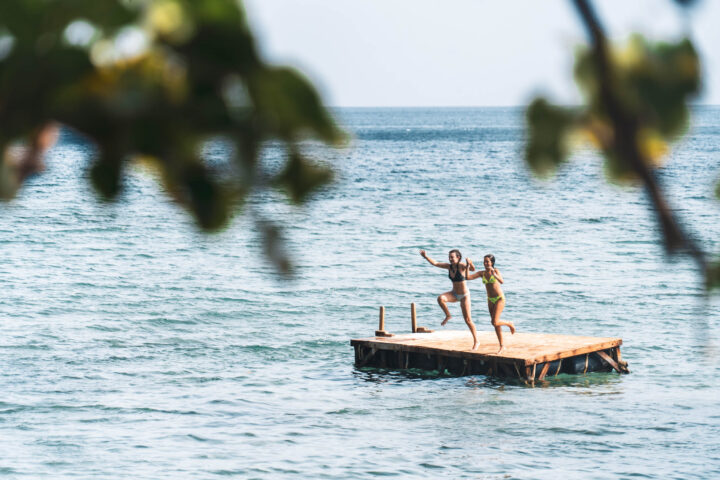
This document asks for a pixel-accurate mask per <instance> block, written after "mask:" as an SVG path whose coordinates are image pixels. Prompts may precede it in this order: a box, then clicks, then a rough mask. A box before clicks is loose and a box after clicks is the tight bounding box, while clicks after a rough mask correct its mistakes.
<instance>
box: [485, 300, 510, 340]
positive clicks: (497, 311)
mask: <svg viewBox="0 0 720 480" xmlns="http://www.w3.org/2000/svg"><path fill="white" fill-rule="evenodd" d="M504 308H505V299H504V298H503V299H501V300H499V301H498V302H497V303H496V304H494V305H493V303H492V302H488V310H490V318H491V323H492V325H493V327H495V335H497V337H498V342H499V343H500V349H499V350H498V351H497V353H498V354H500V353H502V352H503V351H505V345H504V344H503V336H502V327H503V326H506V327H508V328H510V333H511V334H514V333H515V325H513V323H512V322H501V321H500V315H502V311H503V309H504Z"/></svg>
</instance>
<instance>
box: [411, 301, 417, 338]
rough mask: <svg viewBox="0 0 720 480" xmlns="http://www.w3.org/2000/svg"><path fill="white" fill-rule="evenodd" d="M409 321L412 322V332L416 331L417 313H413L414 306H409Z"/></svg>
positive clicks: (412, 304)
mask: <svg viewBox="0 0 720 480" xmlns="http://www.w3.org/2000/svg"><path fill="white" fill-rule="evenodd" d="M410 321H411V322H412V332H413V333H415V332H416V331H417V312H416V311H415V304H414V303H411V304H410Z"/></svg>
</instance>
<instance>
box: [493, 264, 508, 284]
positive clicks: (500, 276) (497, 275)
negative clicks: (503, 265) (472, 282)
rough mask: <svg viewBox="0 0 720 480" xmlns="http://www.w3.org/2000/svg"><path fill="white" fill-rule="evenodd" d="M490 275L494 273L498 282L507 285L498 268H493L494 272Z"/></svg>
mask: <svg viewBox="0 0 720 480" xmlns="http://www.w3.org/2000/svg"><path fill="white" fill-rule="evenodd" d="M490 273H492V274H493V275H495V279H496V280H497V281H498V282H500V283H505V282H504V281H503V277H502V275H501V274H500V270H498V269H497V268H495V267H493V268H492V270H491V271H490Z"/></svg>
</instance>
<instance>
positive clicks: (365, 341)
mask: <svg viewBox="0 0 720 480" xmlns="http://www.w3.org/2000/svg"><path fill="white" fill-rule="evenodd" d="M477 333H478V340H479V342H480V347H479V348H478V349H477V350H475V351H472V350H470V347H471V346H472V336H471V335H470V332H469V331H467V330H463V331H453V330H447V331H445V330H444V331H437V332H433V333H409V334H402V335H394V336H392V337H383V336H378V337H368V338H359V339H353V340H351V341H350V344H351V345H352V346H353V347H354V348H355V362H356V364H357V365H358V366H364V365H374V366H380V367H389V368H421V369H428V370H439V371H445V370H446V369H447V370H449V371H450V373H454V374H460V375H466V374H476V373H480V374H486V375H496V376H509V377H520V378H525V379H528V380H535V379H538V380H542V379H543V378H545V376H546V375H557V374H559V373H586V372H589V371H597V370H608V369H610V368H612V369H615V370H617V371H618V372H622V373H627V372H628V370H627V364H626V363H625V362H623V361H622V359H621V356H620V345H622V340H621V339H619V338H610V337H586V336H576V335H553V334H543V333H528V332H517V333H516V334H515V335H510V333H509V332H503V334H504V335H503V338H504V340H505V351H504V352H503V353H502V354H500V355H498V354H496V352H497V350H498V342H497V337H496V336H495V332H494V331H490V332H487V331H479V332H477ZM563 360H566V361H565V365H564V366H563ZM583 364H584V365H583ZM583 367H584V368H583Z"/></svg>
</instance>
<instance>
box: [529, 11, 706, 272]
mask: <svg viewBox="0 0 720 480" xmlns="http://www.w3.org/2000/svg"><path fill="white" fill-rule="evenodd" d="M572 3H573V5H574V7H575V9H576V11H577V13H578V14H579V16H580V19H581V20H582V23H583V26H584V27H585V30H586V31H587V34H588V37H589V40H590V47H589V48H588V49H583V50H580V51H579V53H578V58H577V60H576V64H575V76H576V80H577V82H578V84H579V86H580V87H581V88H582V89H583V91H584V93H585V95H586V98H587V105H585V106H583V107H581V108H580V109H572V108H565V107H558V106H553V105H551V104H549V102H548V101H547V100H545V99H543V98H538V99H536V100H535V101H533V102H532V103H531V105H530V106H529V107H528V111H527V121H528V134H529V135H528V143H527V146H526V160H527V162H528V164H529V165H530V167H531V168H532V169H533V170H534V171H535V172H537V173H538V174H547V173H548V172H552V171H553V170H554V169H555V168H557V167H558V166H559V165H560V164H561V163H563V162H565V161H566V159H567V156H568V150H569V147H568V143H569V141H568V139H569V137H571V136H573V135H576V134H577V133H582V134H583V136H584V137H586V138H589V139H590V140H591V142H592V143H593V144H595V145H596V146H598V147H599V149H600V150H601V152H602V153H603V155H604V156H605V159H606V171H607V173H608V175H609V177H610V178H611V179H612V180H614V181H621V182H622V181H628V180H629V181H639V182H640V183H641V184H642V185H643V186H644V188H645V190H646V192H647V194H648V197H649V199H650V201H651V204H652V207H653V210H654V211H655V214H656V217H657V221H658V223H659V225H660V227H661V231H662V236H663V243H664V245H665V248H666V251H667V252H668V253H669V254H678V253H683V254H688V255H690V256H691V257H692V258H693V259H694V260H695V262H696V264H697V265H698V267H699V269H700V271H701V272H702V274H703V275H704V276H705V278H706V280H707V282H708V285H712V284H713V283H715V282H716V278H717V276H718V275H717V274H716V273H715V272H716V270H715V269H714V268H712V267H710V266H709V264H708V261H707V258H706V254H705V252H704V251H703V249H702V248H701V247H700V245H698V243H697V241H696V240H695V239H694V238H693V237H692V235H690V234H689V233H688V232H687V231H685V229H684V228H683V227H682V225H681V223H680V221H679V219H678V218H677V215H676V214H675V213H674V212H673V210H672V208H671V207H670V205H669V204H668V201H667V199H666V196H665V194H664V191H663V189H662V186H661V185H660V183H659V181H658V179H657V176H656V173H655V168H656V167H657V166H658V165H659V161H660V157H661V156H662V155H664V154H665V153H666V150H667V148H666V146H665V145H666V143H667V142H670V141H672V140H674V139H676V138H677V137H679V136H680V135H681V134H682V132H683V131H684V129H685V128H686V125H687V118H688V116H689V114H688V110H687V105H686V101H687V100H686V99H687V97H688V96H690V95H693V94H695V93H696V92H697V91H698V90H699V60H698V58H697V54H696V53H695V50H694V48H693V46H692V44H691V43H690V41H689V40H682V41H681V42H679V43H677V44H657V45H651V44H649V43H648V42H646V41H645V40H643V39H642V38H641V37H639V36H635V37H633V38H632V39H631V41H630V44H629V45H628V47H627V49H626V51H625V52H620V53H615V52H612V51H611V49H610V48H609V46H608V42H607V37H606V35H605V33H604V30H603V27H602V25H601V23H600V20H599V19H598V17H597V15H596V13H595V11H594V9H593V7H592V4H591V3H590V0H572ZM678 3H681V4H685V5H687V4H690V3H692V2H689V1H684V2H680V1H679V2H678Z"/></svg>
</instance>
